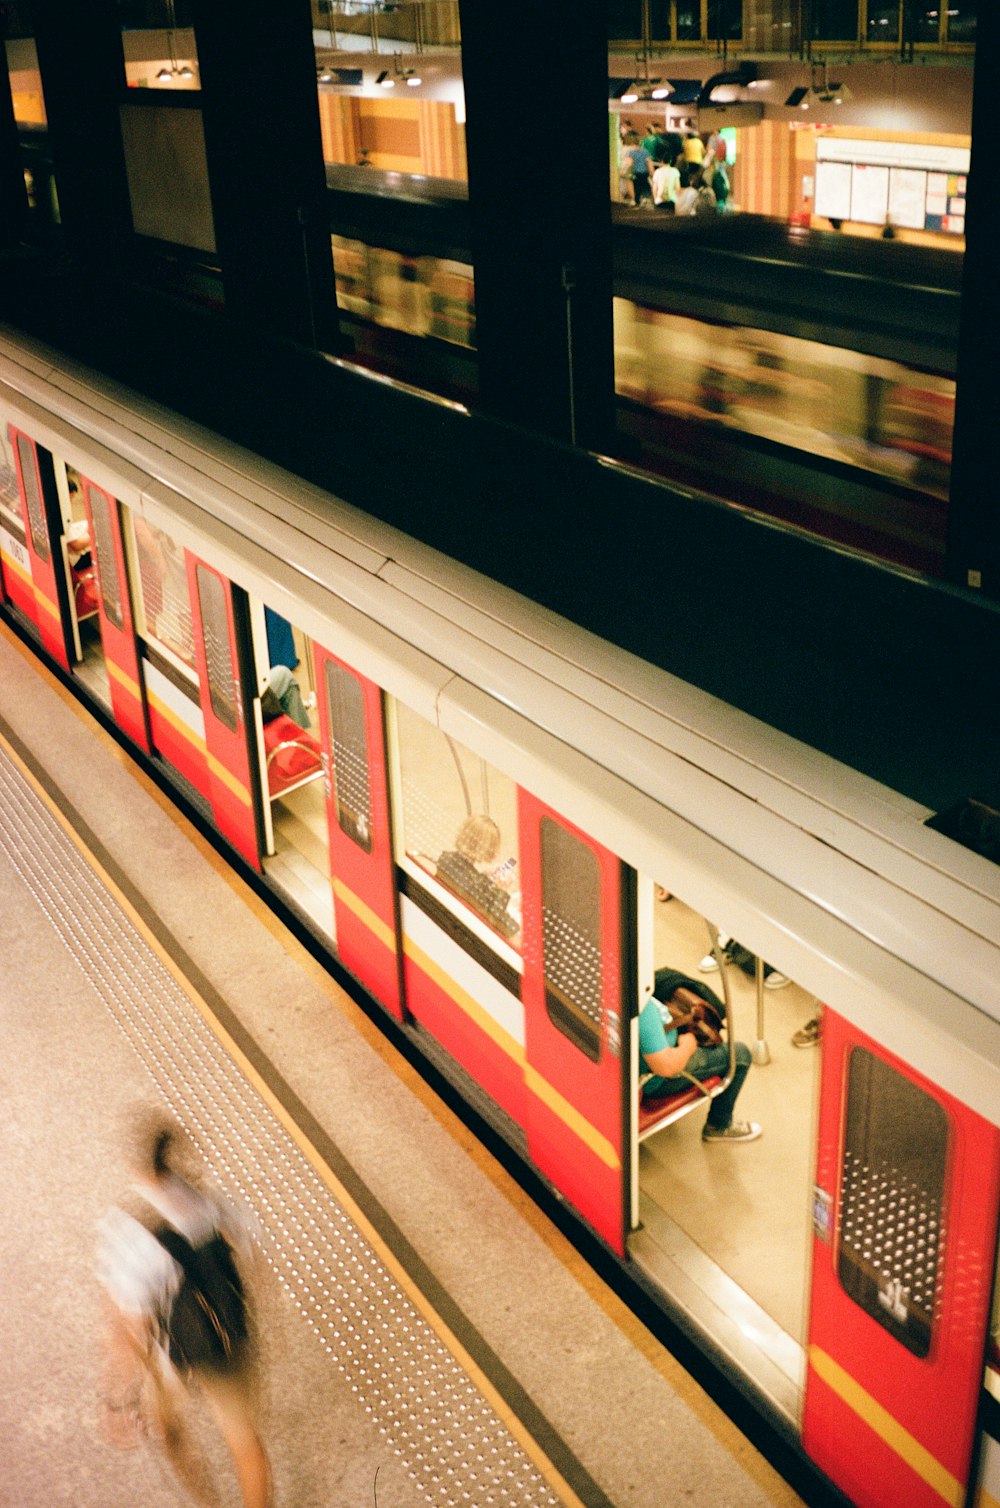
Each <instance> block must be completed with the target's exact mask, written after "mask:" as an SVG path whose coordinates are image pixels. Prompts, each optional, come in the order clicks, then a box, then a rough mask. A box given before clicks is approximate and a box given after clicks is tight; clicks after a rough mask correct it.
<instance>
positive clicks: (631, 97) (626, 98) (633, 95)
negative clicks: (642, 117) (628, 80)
mask: <svg viewBox="0 0 1000 1508" xmlns="http://www.w3.org/2000/svg"><path fill="white" fill-rule="evenodd" d="M638 98H639V95H638V93H637V92H636V90H635V89H634V88H633V87H631V86H630V87H629V91H628V93H627V94H623V95H621V96H620V99H621V102H622V104H623V105H634V104H635V102H636V100H637V99H638Z"/></svg>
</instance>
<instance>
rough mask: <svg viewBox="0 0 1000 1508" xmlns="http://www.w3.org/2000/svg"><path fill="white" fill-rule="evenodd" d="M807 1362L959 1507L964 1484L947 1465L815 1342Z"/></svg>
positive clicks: (868, 1423)
mask: <svg viewBox="0 0 1000 1508" xmlns="http://www.w3.org/2000/svg"><path fill="white" fill-rule="evenodd" d="M809 1364H810V1366H811V1367H812V1368H813V1370H814V1372H815V1373H816V1375H817V1376H818V1377H820V1378H822V1380H823V1381H824V1382H825V1383H826V1385H827V1387H829V1388H832V1390H833V1391H834V1392H835V1393H836V1394H837V1397H838V1398H840V1399H841V1401H842V1402H843V1403H846V1404H847V1406H848V1408H849V1409H853V1411H854V1413H856V1414H857V1415H858V1417H859V1419H862V1420H863V1421H864V1422H865V1424H867V1425H868V1426H869V1428H871V1429H873V1430H874V1431H875V1433H876V1434H877V1435H878V1437H879V1438H880V1439H881V1440H883V1441H884V1442H885V1444H886V1445H888V1447H889V1449H890V1450H894V1451H895V1452H896V1454H897V1455H898V1456H900V1457H901V1459H902V1460H904V1461H905V1462H906V1464H907V1466H909V1467H910V1469H911V1470H912V1471H914V1472H916V1474H917V1476H918V1477H921V1478H922V1479H923V1481H925V1482H926V1483H927V1485H928V1487H930V1488H931V1489H932V1490H933V1491H934V1492H936V1493H937V1494H938V1496H939V1497H940V1498H941V1499H942V1500H943V1501H944V1502H946V1503H950V1504H952V1508H961V1505H962V1504H963V1503H964V1502H965V1488H964V1487H963V1485H962V1483H961V1482H960V1481H959V1480H958V1478H957V1477H954V1476H952V1474H951V1472H950V1471H949V1470H948V1469H947V1467H945V1466H942V1464H941V1462H940V1461H939V1460H938V1459H937V1457H936V1456H933V1455H931V1453H930V1451H929V1450H928V1449H927V1448H926V1446H924V1445H921V1443H920V1441H919V1440H917V1439H916V1438H915V1437H914V1436H913V1435H911V1434H910V1432H909V1430H907V1429H904V1428H903V1426H902V1425H901V1424H900V1423H899V1421H898V1420H897V1419H894V1418H893V1417H892V1415H891V1414H890V1413H889V1412H888V1411H887V1410H886V1409H884V1408H883V1407H882V1405H881V1404H880V1403H878V1402H877V1401H876V1400H875V1399H874V1398H873V1397H872V1395H871V1394H870V1393H868V1392H866V1391H865V1389H864V1388H863V1387H862V1386H861V1384H860V1383H859V1382H856V1381H855V1380H854V1378H853V1377H852V1376H851V1375H850V1373H849V1372H845V1371H844V1368H843V1367H842V1366H840V1365H839V1364H838V1363H837V1362H835V1361H834V1359H833V1357H832V1356H831V1355H830V1354H829V1353H828V1352H826V1351H824V1350H822V1349H821V1348H820V1347H819V1346H810V1347H809Z"/></svg>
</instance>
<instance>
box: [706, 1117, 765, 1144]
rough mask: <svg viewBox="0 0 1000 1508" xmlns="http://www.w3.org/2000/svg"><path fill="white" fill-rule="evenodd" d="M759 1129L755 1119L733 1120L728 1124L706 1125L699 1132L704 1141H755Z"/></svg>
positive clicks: (759, 1132)
mask: <svg viewBox="0 0 1000 1508" xmlns="http://www.w3.org/2000/svg"><path fill="white" fill-rule="evenodd" d="M760 1134H761V1130H760V1127H759V1126H758V1124H757V1122H756V1121H733V1122H732V1124H731V1125H728V1126H721V1127H720V1126H706V1127H705V1129H704V1131H703V1132H702V1133H701V1139H702V1141H704V1142H713V1141H756V1140H757V1138H758V1136H760Z"/></svg>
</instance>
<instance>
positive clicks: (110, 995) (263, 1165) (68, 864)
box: [0, 748, 562, 1508]
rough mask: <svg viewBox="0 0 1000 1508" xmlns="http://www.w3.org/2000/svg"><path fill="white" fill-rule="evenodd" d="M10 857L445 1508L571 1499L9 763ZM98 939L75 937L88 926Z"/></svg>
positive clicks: (0, 810)
mask: <svg viewBox="0 0 1000 1508" xmlns="http://www.w3.org/2000/svg"><path fill="white" fill-rule="evenodd" d="M0 849H2V850H3V852H4V853H5V854H6V855H7V856H8V858H9V859H10V861H11V863H12V865H13V867H14V869H15V870H16V871H17V873H18V874H19V875H20V876H21V878H22V880H23V881H24V883H25V885H26V886H27V888H28V889H29V891H30V892H31V894H32V895H33V896H34V898H35V900H36V902H37V903H38V905H39V906H40V907H41V909H42V911H43V912H44V913H45V916H46V917H47V919H48V921H49V922H50V924H51V926H52V929H53V931H54V932H55V933H56V934H57V935H58V936H59V937H60V938H61V940H62V941H63V942H64V943H65V944H66V946H67V948H68V949H69V951H70V952H71V953H72V956H73V958H74V959H75V960H76V962H77V964H78V965H79V967H80V969H81V971H82V973H83V974H84V975H85V976H86V978H87V979H88V980H89V982H90V983H91V985H92V986H93V987H94V988H95V989H96V990H97V992H98V993H99V994H100V996H101V998H102V999H103V1000H104V1002H105V1004H106V1007H107V1009H108V1011H109V1013H110V1015H111V1017H112V1019H113V1020H114V1022H115V1024H116V1025H117V1026H118V1028H119V1030H120V1031H121V1032H122V1034H123V1035H124V1037H125V1039H126V1041H127V1042H128V1043H129V1045H130V1046H131V1047H132V1048H133V1050H134V1051H135V1052H136V1053H137V1055H138V1057H139V1059H140V1060H141V1062H142V1063H143V1065H144V1066H145V1068H146V1070H147V1072H148V1073H149V1075H150V1077H151V1079H152V1081H153V1083H154V1085H155V1087H156V1090H157V1092H158V1093H159V1094H160V1095H161V1096H162V1098H163V1100H164V1101H165V1103H167V1104H168V1105H170V1107H171V1108H172V1110H173V1111H174V1113H175V1114H176V1115H177V1117H178V1119H179V1120H180V1121H181V1122H182V1123H183V1124H184V1125H185V1126H186V1128H187V1129H188V1131H189V1132H190V1133H191V1135H192V1137H193V1139H194V1140H195V1142H196V1144H197V1145H198V1146H199V1148H200V1149H201V1151H202V1153H203V1155H204V1158H205V1162H206V1164H207V1165H208V1166H209V1168H210V1169H211V1171H212V1173H213V1174H214V1176H215V1177H216V1179H217V1180H218V1182H219V1184H220V1186H221V1187H222V1188H224V1189H225V1190H226V1191H227V1192H228V1193H229V1194H231V1195H232V1196H234V1197H235V1198H237V1199H238V1200H241V1201H243V1202H244V1203H245V1204H247V1205H248V1206H249V1207H250V1209H251V1210H252V1211H253V1212H254V1214H255V1215H256V1217H257V1220H258V1221H259V1224H260V1227H261V1243H262V1246H263V1250H264V1255H265V1257H266V1259H267V1261H268V1262H269V1263H270V1264H271V1266H272V1267H273V1269H274V1271H275V1272H276V1274H277V1276H278V1278H279V1280H280V1281H281V1282H282V1284H283V1285H284V1286H285V1288H286V1289H287V1290H288V1292H289V1293H290V1294H291V1296H292V1298H293V1300H294V1303H295V1306H296V1308H297V1309H298V1311H299V1312H300V1314H301V1316H302V1318H303V1320H304V1321H305V1323H306V1324H307V1325H309V1326H310V1328H311V1329H312V1330H313V1331H314V1333H315V1335H316V1337H317V1338H318V1340H319V1342H320V1344H321V1345H322V1346H323V1348H324V1350H325V1351H326V1352H327V1354H328V1356H329V1358H330V1361H331V1362H332V1364H333V1365H335V1366H336V1367H337V1368H338V1369H339V1370H340V1371H341V1372H342V1373H343V1374H344V1376H345V1378H346V1379H347V1381H348V1382H349V1384H350V1387H351V1390H352V1392H354V1393H355V1394H357V1395H358V1397H359V1400H360V1402H361V1403H362V1405H363V1407H364V1409H365V1410H366V1412H367V1413H368V1414H369V1415H370V1416H371V1417H372V1419H373V1422H374V1424H375V1425H376V1427H377V1428H378V1429H379V1430H380V1431H381V1432H382V1434H383V1435H384V1436H385V1438H386V1440H387V1442H388V1443H389V1444H390V1446H391V1448H392V1449H393V1450H394V1452H395V1454H396V1455H397V1456H399V1457H400V1459H401V1461H402V1464H403V1465H404V1466H405V1468H406V1469H407V1471H408V1472H409V1474H410V1477H411V1478H412V1480H413V1482H414V1486H415V1488H416V1489H417V1490H418V1491H419V1492H420V1493H421V1494H422V1495H423V1497H422V1501H424V1502H426V1503H428V1504H432V1505H433V1508H451V1505H453V1504H454V1505H469V1504H474V1505H475V1508H492V1505H497V1508H502V1505H508V1508H534V1505H539V1508H541V1505H553V1508H554V1505H558V1504H559V1503H560V1501H562V1500H561V1498H560V1497H559V1496H558V1495H557V1494H556V1493H555V1491H554V1490H553V1488H552V1486H551V1484H550V1483H549V1482H547V1481H546V1480H545V1478H544V1477H543V1476H542V1475H541V1473H540V1472H539V1470H538V1468H537V1467H536V1466H535V1464H534V1463H533V1462H532V1461H531V1460H530V1459H529V1457H528V1456H527V1455H526V1454H525V1452H524V1451H523V1449H522V1448H521V1446H520V1445H519V1444H518V1442H517V1441H516V1440H515V1439H514V1437H513V1436H512V1435H511V1434H510V1432H509V1431H508V1430H507V1428H506V1427H505V1425H504V1424H503V1423H502V1421H501V1420H500V1419H499V1418H498V1417H497V1415H496V1414H495V1413H494V1411H493V1409H492V1408H491V1407H490V1405H489V1404H488V1403H487V1402H486V1400H485V1399H484V1398H483V1396H482V1394H481V1393H480V1392H479V1391H478V1389H477V1388H476V1387H475V1386H474V1384H473V1383H472V1382H471V1380H470V1379H469V1377H468V1376H467V1375H466V1373H465V1372H464V1371H463V1369H462V1368H461V1366H460V1365H459V1364H458V1362H457V1361H456V1360H455V1358H454V1357H453V1356H452V1354H451V1352H450V1351H449V1350H448V1348H447V1347H446V1346H445V1345H444V1343H443V1342H442V1341H441V1340H440V1338H439V1337H438V1335H437V1334H436V1333H435V1331H434V1330H433V1328H432V1327H431V1326H430V1324H429V1323H428V1322H427V1320H426V1319H425V1318H424V1317H423V1315H421V1314H420V1313H419V1311H418V1310H417V1309H416V1308H415V1307H414V1305H413V1303H412V1302H411V1301H410V1299H409V1298H408V1297H407V1295H406V1294H405V1293H404V1292H403V1291H402V1289H401V1288H400V1287H399V1285H398V1284H397V1283H396V1281H395V1279H394V1277H393V1276H392V1275H391V1273H390V1272H389V1271H388V1270H387V1268H386V1267H385V1265H384V1264H383V1263H382V1262H381V1260H380V1259H379V1257H378V1255H377V1254H376V1252H375V1251H374V1250H373V1249H372V1247H371V1246H370V1245H369V1244H368V1242H367V1241H366V1240H365V1238H364V1237H363V1236H362V1234H361V1233H360V1232H359V1230H358V1228H357V1226H356V1225H354V1223H353V1222H352V1221H351V1220H350V1218H349V1217H348V1216H347V1214H346V1213H345V1212H344V1210H343V1209H342V1208H341V1207H340V1205H339V1204H338V1202H337V1200H336V1199H335V1198H334V1196H333V1194H332V1193H331V1191H330V1190H329V1188H328V1187H327V1186H326V1184H325V1183H324V1182H323V1180H322V1179H321V1178H320V1177H319V1175H318V1174H317V1173H316V1171H315V1170H314V1168H313V1167H312V1165H311V1164H310V1162H309V1161H308V1159H307V1158H306V1157H305V1156H304V1154H303V1153H302V1152H301V1151H300V1149H299V1148H298V1147H297V1146H296V1144H295V1142H294V1140H293V1139H292V1137H291V1136H290V1135H289V1133H288V1132H287V1131H286V1130H285V1128H284V1127H283V1126H282V1124H281V1122H280V1121H279V1120H278V1118H277V1116H275V1114H274V1113H273V1111H272V1110H271V1108H270V1107H269V1106H268V1105H267V1104H266V1103H265V1102H264V1101H263V1100H262V1099H261V1097H260V1096H259V1095H258V1093H257V1092H256V1090H255V1089H254V1087H253V1085H252V1084H251V1083H250V1082H249V1081H248V1080H247V1078H246V1077H245V1075H244V1074H243V1073H242V1071H241V1070H240V1068H239V1067H238V1065H237V1064H236V1063H235V1062H234V1061H233V1060H232V1059H231V1058H230V1057H229V1055H228V1054H227V1053H226V1051H225V1049H224V1048H223V1046H222V1044H221V1043H220V1042H219V1041H218V1040H217V1038H216V1037H215V1035H214V1034H213V1033H212V1031H211V1030H210V1028H209V1027H208V1025H207V1024H206V1022H205V1021H204V1020H203V1019H202V1016H201V1014H200V1012H199V1011H198V1010H197V1008H196V1007H195V1006H194V1005H193V1003H192V1002H191V1001H190V1000H189V999H188V997H187V996H186V994H185V993H184V991H183V990H182V989H181V987H180V986H179V985H178V984H177V982H176V981H175V979H174V978H173V977H172V975H171V974H170V972H169V970H168V969H167V968H166V967H165V966H164V965H163V964H162V963H161V961H160V960H159V959H158V958H157V956H156V954H155V953H154V952H153V951H152V949H151V948H150V947H149V946H148V944H147V943H146V942H145V940H144V939H143V937H142V936H141V935H140V933H139V932H138V931H137V930H136V928H135V927H134V926H133V924H132V922H131V921H130V919H129V918H128V916H127V915H126V914H125V913H124V912H123V911H122V910H121V908H120V906H119V905H118V904H117V903H116V901H115V900H114V898H113V897H112V896H111V895H110V894H109V893H108V892H107V890H106V889H105V888H104V886H103V885H102V884H101V882H100V880H99V878H98V877H97V875H96V874H95V873H94V872H93V870H92V869H91V868H90V866H89V865H88V864H87V863H86V861H85V860H84V858H83V857H82V855H81V854H80V853H79V852H78V850H77V848H76V847H75V845H74V844H73V842H72V841H71V839H70V838H69V837H68V836H67V834H66V833H65V832H64V830H63V828H62V827H61V826H60V824H59V823H58V821H56V819H55V818H54V817H53V815H52V814H51V813H50V811H49V810H48V808H47V807H46V805H45V803H44V802H43V801H42V800H41V799H40V797H39V796H38V795H37V793H36V792H35V790H34V789H33V788H32V787H31V786H30V785H29V784H28V783H27V782H26V781H25V779H24V777H23V776H22V774H21V772H20V771H19V769H18V768H17V766H16V765H15V764H14V762H13V761H12V760H11V759H10V758H9V757H8V756H7V754H6V753H5V752H4V750H3V749H2V748H0ZM81 914H82V915H85V916H86V917H87V928H86V930H85V931H84V932H83V933H81V931H80V930H79V929H78V928H73V929H72V932H71V927H70V922H71V919H72V918H73V917H76V916H80V915H81Z"/></svg>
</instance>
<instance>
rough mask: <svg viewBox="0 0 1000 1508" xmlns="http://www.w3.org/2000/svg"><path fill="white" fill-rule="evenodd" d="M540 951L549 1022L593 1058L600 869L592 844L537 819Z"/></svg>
mask: <svg viewBox="0 0 1000 1508" xmlns="http://www.w3.org/2000/svg"><path fill="white" fill-rule="evenodd" d="M541 839H542V844H541V847H542V951H543V958H544V968H545V1005H546V1009H547V1011H548V1014H549V1020H550V1021H551V1022H552V1024H553V1026H555V1027H557V1028H558V1029H559V1031H561V1032H563V1033H564V1035H565V1036H567V1037H568V1038H569V1039H570V1041H571V1042H573V1043H575V1045H576V1046H577V1047H578V1048H579V1049H580V1051H581V1052H583V1053H586V1055H587V1057H588V1058H591V1059H592V1060H593V1061H594V1062H595V1063H596V1062H597V1060H598V1058H599V1057H600V1053H601V1003H602V989H601V870H600V865H599V864H598V861H597V855H596V854H595V853H594V851H593V849H592V848H589V847H588V846H587V844H586V843H583V842H581V840H580V839H579V838H577V837H574V835H573V834H572V833H570V832H567V830H566V828H564V827H562V826H560V824H559V823H558V822H554V821H553V820H552V818H551V817H543V818H542V827H541Z"/></svg>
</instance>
